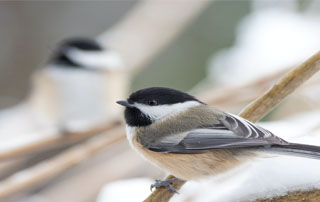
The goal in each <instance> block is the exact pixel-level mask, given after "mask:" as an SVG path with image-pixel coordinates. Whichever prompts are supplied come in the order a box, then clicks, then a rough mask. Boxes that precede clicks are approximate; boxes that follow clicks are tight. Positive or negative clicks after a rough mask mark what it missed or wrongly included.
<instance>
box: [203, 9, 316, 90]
mask: <svg viewBox="0 0 320 202" xmlns="http://www.w3.org/2000/svg"><path fill="white" fill-rule="evenodd" d="M319 25H320V21H319V19H318V18H316V17H312V16H307V15H303V14H298V13H295V12H293V11H292V10H291V9H284V8H282V9H281V8H273V9H259V10H258V11H255V12H253V13H251V14H250V15H249V16H247V17H246V18H245V19H243V20H242V21H241V23H240V24H239V25H238V29H237V33H236V35H237V38H236V43H235V45H234V46H233V47H231V48H228V49H225V50H223V51H221V52H219V53H218V54H216V55H214V56H213V57H212V58H211V59H210V62H209V69H208V72H209V77H210V79H211V80H213V81H215V82H217V83H218V84H224V85H228V84H229V85H230V79H231V78H232V85H238V84H240V83H243V82H248V81H250V80H253V79H257V78H259V77H260V76H263V75H266V74H270V73H272V72H275V71H279V70H280V69H284V68H288V67H293V66H295V65H297V64H300V63H301V62H303V61H304V60H306V59H307V58H308V57H310V56H312V55H313V54H315V53H316V52H317V51H319V47H320V38H319V36H320V26H319Z"/></svg>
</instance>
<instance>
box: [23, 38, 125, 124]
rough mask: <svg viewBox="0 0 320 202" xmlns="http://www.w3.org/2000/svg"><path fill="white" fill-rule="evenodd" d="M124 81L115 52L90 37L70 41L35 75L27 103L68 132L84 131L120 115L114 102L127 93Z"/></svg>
mask: <svg viewBox="0 0 320 202" xmlns="http://www.w3.org/2000/svg"><path fill="white" fill-rule="evenodd" d="M126 80H127V77H126V76H125V71H124V68H123V64H122V59H121V58H120V56H119V55H118V54H117V53H116V52H114V51H112V50H109V49H107V48H105V47H103V46H102V44H100V43H99V42H98V41H96V40H94V39H91V38H84V37H78V38H69V39H65V40H63V41H62V42H60V43H59V44H58V45H57V48H56V49H55V50H54V51H53V54H52V56H51V57H50V59H49V61H48V63H47V65H46V67H45V68H44V69H43V70H40V71H38V72H37V73H36V74H35V76H34V78H33V84H34V85H33V91H32V94H31V96H30V99H29V101H30V103H31V105H32V106H34V108H35V109H36V110H37V113H38V114H39V115H41V116H43V117H50V118H51V119H52V121H54V122H56V123H57V124H58V125H64V126H63V127H64V128H67V129H68V130H70V129H71V128H77V129H79V127H81V128H87V127H88V126H90V125H96V124H97V123H99V122H103V121H106V120H109V119H111V118H114V117H115V116H116V115H117V114H118V113H119V110H120V108H117V107H115V106H114V102H115V101H116V100H118V99H119V97H122V96H124V95H125V94H126V89H127V85H126ZM119 83H123V84H122V85H120V84H119ZM114 86H119V88H117V90H115V89H114ZM97 98H98V99H97Z"/></svg>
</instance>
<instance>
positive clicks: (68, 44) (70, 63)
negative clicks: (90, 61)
mask: <svg viewBox="0 0 320 202" xmlns="http://www.w3.org/2000/svg"><path fill="white" fill-rule="evenodd" d="M71 48H76V49H79V50H83V51H88V52H89V51H103V50H104V49H103V47H102V46H101V45H100V44H99V43H98V42H97V41H96V40H94V39H92V38H87V37H73V38H68V39H64V40H62V41H61V42H60V43H58V45H57V47H56V49H55V50H54V52H53V54H52V56H51V58H50V59H49V62H48V63H49V64H54V65H56V67H64V68H79V69H80V68H85V67H84V66H82V65H81V64H79V63H77V61H74V60H72V59H71V58H69V57H68V56H67V54H66V51H67V50H68V49H71Z"/></svg>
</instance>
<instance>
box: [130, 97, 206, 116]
mask: <svg viewBox="0 0 320 202" xmlns="http://www.w3.org/2000/svg"><path fill="white" fill-rule="evenodd" d="M134 105H135V107H137V108H138V109H139V110H140V111H142V112H143V113H144V114H146V115H147V116H149V117H150V118H151V119H153V120H154V121H157V120H160V119H164V118H168V117H170V116H173V115H176V114H178V113H181V112H184V111H186V110H187V109H189V108H191V107H195V106H199V105H201V103H199V102H197V101H188V102H184V103H177V104H172V105H160V106H149V105H144V104H139V103H135V104H134Z"/></svg>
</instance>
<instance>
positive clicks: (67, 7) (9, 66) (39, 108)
mask: <svg viewBox="0 0 320 202" xmlns="http://www.w3.org/2000/svg"><path fill="white" fill-rule="evenodd" d="M0 10H1V11H0V26H1V27H2V30H1V32H0V44H1V45H2V46H1V49H0V109H2V111H1V112H0V138H2V141H1V142H2V143H1V144H0V152H1V153H2V154H1V153H0V161H1V162H0V179H1V180H2V181H1V182H0V198H2V199H3V200H4V201H30V202H42V201H43V202H56V201H59V202H60V201H61V202H63V201H69V202H70V201H77V202H79V201H80V202H82V201H83V202H86V201H98V202H104V201H115V202H116V201H141V200H142V199H143V198H145V197H146V196H147V195H148V193H149V187H145V186H146V184H150V183H152V181H151V179H153V178H162V177H164V173H162V172H161V171H160V170H159V169H157V168H154V167H153V166H152V165H150V164H148V163H146V162H145V161H143V160H142V159H141V158H140V157H139V156H138V155H137V154H135V153H134V151H132V150H131V149H130V148H129V146H128V144H127V142H126V141H125V140H124V139H123V138H121V139H120V138H119V137H123V126H122V125H120V126H119V123H118V122H117V121H118V120H122V119H121V118H122V117H121V115H122V114H121V112H122V111H121V110H122V109H118V108H116V106H114V104H113V103H114V102H113V100H118V99H123V98H125V97H126V96H128V95H129V93H130V92H132V91H135V90H137V89H140V88H145V87H150V86H167V87H171V88H176V89H180V90H183V91H189V92H192V93H193V94H194V95H197V96H199V97H201V98H202V99H204V100H205V101H206V102H208V103H209V104H213V105H215V106H218V107H220V108H223V109H225V110H228V111H230V112H233V113H238V112H239V111H240V110H241V109H242V108H243V107H244V106H245V105H247V104H248V103H250V102H251V101H252V100H254V99H255V98H256V97H258V96H259V95H261V94H262V93H263V92H264V91H265V90H267V89H268V88H269V87H270V86H271V85H272V84H273V83H274V82H275V81H276V80H277V79H278V78H280V77H281V76H282V75H283V74H284V73H285V72H287V71H288V70H289V69H290V68H293V67H295V66H297V65H299V64H300V63H302V62H303V61H305V60H306V59H308V58H309V57H311V56H312V55H313V54H315V53H316V52H317V51H318V50H319V47H320V38H319V36H320V15H319V14H320V12H319V11H320V1H318V0H281V1H276V0H248V1H245V0H243V1H222V0H216V1H214V0H212V1H199V2H198V1H192V0H187V1H155V0H152V1H149V2H147V1H134V0H130V1H90V2H89V1H66V2H64V1H46V2H32V1H11V2H0ZM70 37H90V38H92V39H95V40H97V41H98V42H99V43H101V45H102V46H103V47H104V48H106V50H108V51H113V53H115V54H116V55H117V57H118V59H119V60H121V62H120V63H121V65H118V66H117V65H116V68H114V69H112V68H106V70H104V71H105V72H95V73H92V72H86V70H82V69H81V68H78V69H77V68H74V69H72V68H71V69H70V68H69V69H68V70H66V71H65V72H64V70H63V68H62V70H57V72H58V73H57V72H56V70H53V69H54V68H53V69H52V68H51V69H50V68H48V69H46V67H47V66H48V65H50V64H51V63H50V62H52V61H50V60H49V58H52V55H54V54H55V53H56V51H57V49H56V46H57V44H58V43H59V42H61V41H62V40H64V39H66V38H70ZM120 63H119V64H120ZM108 64H109V63H108ZM117 64H118V63H117ZM110 66H112V65H110ZM58 69H59V68H58ZM39 75H40V77H41V78H40V77H39ZM74 75H76V76H74ZM69 76H70V77H69ZM80 77H81V78H80ZM89 77H90V78H89ZM96 80H99V82H100V83H99V82H97V86H100V87H99V89H98V90H97V87H94V86H93V85H86V82H87V83H91V84H92V83H94V82H95V81H96ZM105 82H106V83H105ZM103 85H106V86H103ZM92 89H94V90H92ZM93 91H95V92H94V93H93ZM66 94H67V95H66ZM43 95H45V96H43ZM319 95H320V79H319V76H316V77H315V78H313V79H312V80H311V81H310V82H308V83H307V84H306V85H305V86H304V87H302V88H300V89H299V91H298V92H297V93H296V94H295V95H292V96H290V98H288V99H287V100H286V101H285V102H283V103H282V104H281V105H280V106H279V107H277V108H276V109H275V110H274V111H273V112H272V113H271V114H269V115H268V116H267V118H265V119H264V120H265V121H268V123H266V124H269V126H268V127H269V129H270V130H271V131H273V130H272V128H274V130H279V131H280V132H281V133H282V135H283V136H281V135H280V136H281V137H288V138H296V137H300V135H301V133H302V132H301V130H302V129H306V127H307V129H306V130H310V131H313V133H315V132H316V131H318V132H319V118H318V116H317V115H318V114H317V112H318V111H317V110H319V109H318V108H317V106H319V100H320V99H319ZM44 97H45V98H44ZM103 99H106V100H107V101H106V100H105V101H104V100H103ZM97 100H100V102H99V103H98V101H97ZM110 100H111V101H112V102H111V101H110ZM74 105H77V106H79V107H78V108H76V107H74V108H73V109H72V110H69V109H70V108H71V107H70V106H74ZM104 105H106V106H104ZM91 106H99V107H101V108H99V107H96V109H92V108H91ZM84 108H86V109H84ZM113 108H115V109H113ZM79 109H81V110H80V111H81V112H79V111H77V110H79ZM68 110H69V111H68ZM66 111H67V112H66ZM88 111H90V112H88ZM93 111H99V113H100V112H103V113H105V114H99V116H98V115H97V117H96V116H95V114H93ZM111 112H112V113H111ZM314 113H316V114H314ZM92 114H93V115H92ZM301 114H303V116H304V117H306V116H307V117H308V119H306V118H304V119H305V120H309V121H308V124H307V125H306V126H304V128H299V129H296V130H294V132H292V131H285V130H283V127H284V126H287V125H285V124H293V125H295V124H294V123H296V122H299V120H300V119H298V118H296V119H292V117H295V116H296V115H297V116H298V117H299V116H300V117H301V116H302V115H301ZM89 118H92V119H91V120H87V119H89ZM114 120H116V123H114ZM285 120H286V121H285ZM281 121H282V122H281ZM295 121H296V122H295ZM98 123H99V124H101V123H107V124H102V125H103V126H101V125H97V124H98ZM272 124H274V125H272ZM96 125H97V126H99V127H96ZM106 125H107V126H106ZM97 128H98V129H97ZM64 133H67V134H64ZM69 133H71V136H69V137H68V135H70V134H69ZM289 133H290V134H289ZM110 134H113V135H114V136H112V135H110ZM301 141H302V142H303V141H304V139H302V140H301ZM306 141H311V140H309V139H308V140H306ZM99 142H100V145H99ZM312 142H314V140H313V141H312ZM81 152H82V153H81ZM77 155H78V156H77ZM314 166H318V167H319V168H320V164H319V163H318V164H317V165H314ZM51 169H52V170H51ZM292 175H294V174H292ZM136 177H137V178H138V177H139V179H137V180H136V181H124V182H121V181H117V180H127V179H131V178H136ZM141 177H143V178H141ZM114 181H117V182H114ZM111 182H114V184H108V183H111ZM297 183H298V182H297ZM299 183H301V182H299ZM291 185H292V184H291ZM291 185H290V186H289V185H288V187H289V188H288V190H290V189H291V188H290V187H294V186H295V187H297V186H296V185H297V184H294V185H292V186H291ZM212 186H214V185H212ZM103 187H104V188H103ZM132 187H136V189H133V188H132ZM121 190H126V191H121ZM130 191H131V192H130ZM121 192H127V193H128V194H126V195H127V196H130V200H128V198H121V197H124V194H123V193H121ZM140 192H141V193H140ZM186 192H187V191H186ZM119 195H121V197H120V196H119ZM133 195H134V196H135V197H136V198H135V197H133ZM182 195H183V194H182ZM139 197H140V198H139ZM197 197H198V196H197V193H196V191H194V192H191V193H190V192H189V194H188V195H187V197H181V198H178V199H174V200H176V201H228V200H229V201H231V199H224V198H210V197H209V198H208V197H207V198H201V199H200V198H197Z"/></svg>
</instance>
